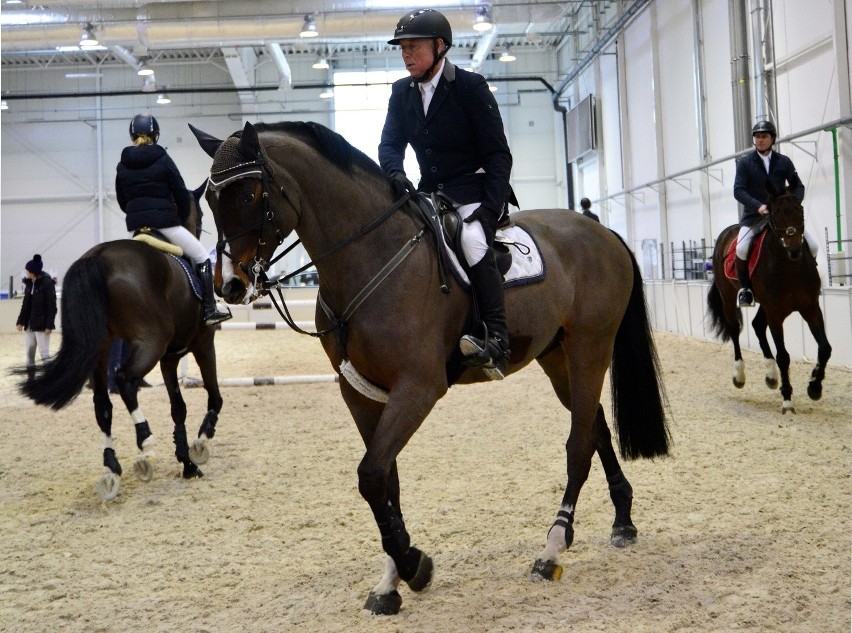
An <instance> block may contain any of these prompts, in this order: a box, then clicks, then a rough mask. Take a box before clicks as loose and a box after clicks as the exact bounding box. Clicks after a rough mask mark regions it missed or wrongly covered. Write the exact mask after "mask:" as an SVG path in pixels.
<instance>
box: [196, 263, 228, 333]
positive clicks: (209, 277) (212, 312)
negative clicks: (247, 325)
mask: <svg viewBox="0 0 852 633" xmlns="http://www.w3.org/2000/svg"><path fill="white" fill-rule="evenodd" d="M197 267H198V277H199V279H201V320H202V321H204V323H205V324H206V325H216V324H217V323H221V322H222V321H227V320H228V319H230V318H231V316H233V315H232V314H231V311H230V310H228V312H219V310H218V308H217V307H216V296H215V295H214V294H213V270H212V269H211V268H210V260H207V261H206V262H204V263H203V264H197Z"/></svg>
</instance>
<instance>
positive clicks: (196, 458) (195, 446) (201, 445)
mask: <svg viewBox="0 0 852 633" xmlns="http://www.w3.org/2000/svg"><path fill="white" fill-rule="evenodd" d="M189 459H191V460H192V463H193V464H195V465H196V466H203V465H204V464H206V463H207V460H209V459H210V449H209V448H207V444H206V442H204V441H203V440H202V439H201V438H198V439H196V440H195V441H194V442H193V443H192V446H190V447H189Z"/></svg>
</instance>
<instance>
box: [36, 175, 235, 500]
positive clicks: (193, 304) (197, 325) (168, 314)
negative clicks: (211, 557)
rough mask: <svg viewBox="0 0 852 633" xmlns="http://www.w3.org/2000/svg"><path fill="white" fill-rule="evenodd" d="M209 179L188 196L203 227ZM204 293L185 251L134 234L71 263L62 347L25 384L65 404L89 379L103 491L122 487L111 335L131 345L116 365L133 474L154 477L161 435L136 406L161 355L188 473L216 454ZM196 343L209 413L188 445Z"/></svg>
mask: <svg viewBox="0 0 852 633" xmlns="http://www.w3.org/2000/svg"><path fill="white" fill-rule="evenodd" d="M205 186H206V183H205V185H202V186H201V187H200V188H199V189H197V190H196V191H195V192H187V195H190V196H191V200H192V204H191V205H190V206H191V208H192V212H191V214H190V217H189V219H188V220H187V223H186V225H185V226H186V227H187V228H188V229H189V230H190V231H193V232H194V233H195V235H199V234H200V231H201V224H200V208H199V206H198V201H199V198H200V196H201V194H202V193H203V191H204V187H205ZM200 310H201V302H200V300H199V299H197V298H196V296H195V295H194V293H193V290H192V288H191V286H190V283H189V278H188V273H187V271H186V270H185V269H184V267H183V265H182V264H181V263H180V262H179V261H178V259H177V258H176V257H174V256H172V255H169V254H166V253H165V252H163V251H162V250H158V249H156V248H154V247H152V246H150V245H148V244H145V243H143V242H140V241H137V240H117V241H114V242H105V243H103V244H99V245H97V246H95V247H93V248H91V249H89V250H88V251H87V252H86V253H85V254H83V256H82V257H80V259H78V260H77V261H75V262H74V263H73V264H72V265H71V267H70V268H69V269H68V273H67V274H66V275H65V279H64V281H63V284H62V310H61V311H62V344H61V346H60V348H59V352H58V353H57V354H56V355H55V356H53V357H52V358H51V359H50V360H49V361H48V362H46V363H45V364H44V365H41V366H38V367H37V370H36V375H35V377H34V379H33V380H29V381H27V382H24V383H22V384H21V385H20V390H21V392H22V393H23V394H24V395H26V396H27V397H29V398H31V399H32V400H34V401H35V402H36V403H38V404H41V405H45V406H49V407H52V408H53V409H57V410H58V409H61V408H62V407H65V406H66V405H68V404H70V403H71V402H72V401H73V400H74V399H75V398H76V397H77V395H78V394H79V393H80V391H82V389H83V386H84V385H85V384H86V382H87V381H91V382H90V384H91V387H92V390H93V398H92V399H93V401H94V405H95V418H96V419H97V422H98V426H99V427H100V429H101V431H102V432H103V435H104V454H103V461H104V467H105V468H104V475H103V476H102V478H101V480H100V482H99V483H98V492H99V494H100V495H101V496H102V497H103V498H104V499H106V500H109V499H112V498H114V497H115V496H116V495H117V494H118V488H119V482H120V477H121V473H122V470H121V465H120V464H119V462H118V458H117V457H116V454H115V450H114V449H113V446H112V402H111V401H110V398H109V393H108V391H107V358H108V355H109V349H110V346H111V345H112V342H113V340H114V339H116V338H119V339H122V340H124V341H127V342H129V344H130V353H129V356H128V357H127V360H126V361H125V362H124V364H123V365H122V366H121V367H120V368H119V370H118V371H117V372H116V375H115V379H116V384H117V386H118V390H119V393H120V394H121V399H122V400H123V401H124V404H125V406H126V407H127V410H128V411H129V412H130V415H131V419H132V420H133V422H134V423H135V425H136V444H137V446H138V447H139V451H140V453H139V455H138V457H137V460H136V462H135V464H134V473H135V474H136V476H137V477H138V478H139V479H140V480H142V481H150V480H151V477H152V476H153V464H152V462H151V460H150V457H151V456H152V445H153V443H154V436H153V435H152V434H151V429H150V427H149V425H148V422H147V420H146V419H145V415H144V413H143V412H142V409H141V408H140V406H139V401H138V399H137V394H136V391H137V388H138V385H139V383H140V381H141V380H142V378H144V376H145V375H146V374H147V373H148V372H149V371H151V370H152V369H153V368H154V366H155V365H156V364H157V363H158V362H159V363H160V370H161V371H162V374H163V380H164V382H165V386H166V391H167V392H168V394H169V402H170V403H171V413H172V419H173V420H174V424H175V428H174V441H175V447H176V450H175V456H176V457H177V460H178V461H179V462H180V463H181V464H183V476H184V477H185V478H191V477H200V476H201V474H202V473H201V470H200V469H199V468H198V466H197V464H203V463H204V462H206V461H207V459H208V457H209V449H208V447H207V440H209V439H210V438H212V437H213V435H214V433H215V430H216V422H217V420H218V416H219V412H220V411H221V409H222V398H221V396H220V395H219V386H218V384H217V379H216V351H215V348H214V346H213V338H214V335H215V333H216V329H215V328H214V327H208V326H206V325H204V323H203V322H202V321H201V312H200ZM189 352H192V354H193V356H194V357H195V360H196V361H197V363H198V366H199V368H200V370H201V376H202V379H203V381H204V387H205V389H206V390H207V414H206V415H205V416H204V421H203V422H202V424H201V428H200V429H199V432H198V439H196V440H195V441H194V442H193V445H192V446H191V447H190V446H189V444H188V442H187V436H186V427H185V421H186V404H185V403H184V400H183V397H182V396H181V393H180V386H179V383H178V374H177V367H178V362H179V361H180V359H181V358H182V357H183V356H185V355H186V354H187V353H189Z"/></svg>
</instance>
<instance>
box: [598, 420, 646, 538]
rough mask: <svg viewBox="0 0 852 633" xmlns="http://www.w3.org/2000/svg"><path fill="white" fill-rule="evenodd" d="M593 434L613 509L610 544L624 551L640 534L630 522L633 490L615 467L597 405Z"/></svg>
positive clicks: (614, 458)
mask: <svg viewBox="0 0 852 633" xmlns="http://www.w3.org/2000/svg"><path fill="white" fill-rule="evenodd" d="M595 431H596V433H597V448H596V450H597V452H598V457H600V460H601V465H602V466H603V469H604V473H606V481H607V484H609V498H610V499H612V504H613V505H614V506H615V520H614V521H613V523H612V534H611V536H610V542H611V543H612V544H613V545H614V546H615V547H626V546H627V545H631V544H632V543H635V542H636V535H637V534H638V533H639V530H637V529H636V526H635V525H633V521H632V519H631V518H630V510H631V509H632V507H633V487H632V486H631V485H630V482H629V481H627V477H625V476H624V473H623V472H622V470H621V466H620V465H619V463H618V457H617V456H616V454H615V449H614V448H613V446H612V434H611V433H610V432H609V427H608V426H607V424H606V416H605V415H604V410H603V407H602V406H601V405H600V404H598V412H597V414H596V416H595Z"/></svg>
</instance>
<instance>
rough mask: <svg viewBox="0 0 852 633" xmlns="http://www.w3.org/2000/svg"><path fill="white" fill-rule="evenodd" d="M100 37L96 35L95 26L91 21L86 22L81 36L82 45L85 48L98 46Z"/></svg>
mask: <svg viewBox="0 0 852 633" xmlns="http://www.w3.org/2000/svg"><path fill="white" fill-rule="evenodd" d="M97 45H98V38H97V37H95V27H93V26H92V25H91V24H90V23H89V24H86V26H84V27H83V34H82V35H81V36H80V46H81V47H83V48H88V47H90V46H97Z"/></svg>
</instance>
